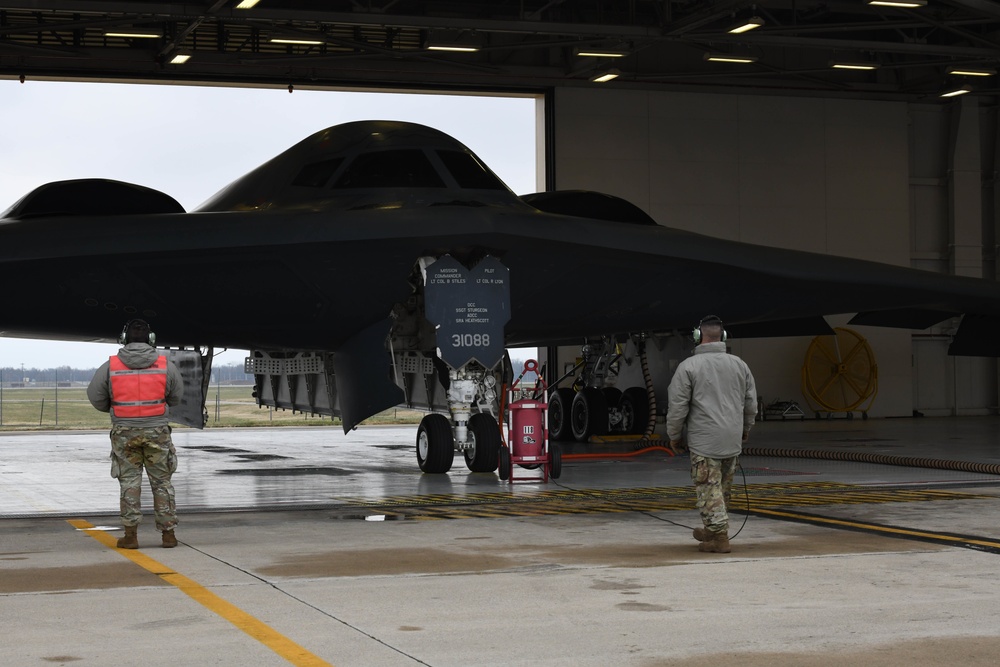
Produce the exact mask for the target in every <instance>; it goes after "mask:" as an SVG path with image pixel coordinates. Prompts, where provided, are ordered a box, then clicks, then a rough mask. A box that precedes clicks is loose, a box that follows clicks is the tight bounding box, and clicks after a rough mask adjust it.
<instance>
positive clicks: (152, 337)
mask: <svg viewBox="0 0 1000 667" xmlns="http://www.w3.org/2000/svg"><path fill="white" fill-rule="evenodd" d="M136 325H142V327H144V328H145V329H146V332H147V333H146V340H144V341H136V340H133V341H130V340H129V339H128V330H129V329H131V328H132V327H133V326H136ZM130 342H131V343H149V344H150V345H156V334H155V333H153V330H152V329H150V327H149V323H148V322H146V320H129V321H128V322H126V323H125V326H124V327H122V332H121V333H120V334H118V344H119V345H127V344H128V343H130Z"/></svg>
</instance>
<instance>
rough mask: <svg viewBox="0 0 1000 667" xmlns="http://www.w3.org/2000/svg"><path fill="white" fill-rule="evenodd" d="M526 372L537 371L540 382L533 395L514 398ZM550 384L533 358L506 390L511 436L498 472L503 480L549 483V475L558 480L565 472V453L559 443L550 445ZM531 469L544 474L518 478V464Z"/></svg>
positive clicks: (501, 456) (525, 363) (506, 443)
mask: <svg viewBox="0 0 1000 667" xmlns="http://www.w3.org/2000/svg"><path fill="white" fill-rule="evenodd" d="M526 373H534V374H535V375H536V376H537V377H538V384H537V385H536V386H535V391H534V392H532V397H531V398H521V399H518V400H516V401H515V400H514V396H515V395H516V394H515V392H516V391H517V388H518V385H519V384H520V382H521V379H522V378H523V377H524V375H525V374H526ZM548 393H549V392H548V386H547V385H546V384H545V380H544V378H542V376H541V373H539V371H538V362H537V361H535V360H534V359H529V360H527V361H526V362H524V370H523V371H521V374H520V375H519V376H518V378H517V379H516V380H514V383H513V384H512V385H511V386H510V387H509V388H508V390H507V391H506V392H505V397H506V400H507V410H506V414H507V420H506V421H507V437H506V438H505V442H504V445H503V446H501V447H500V465H499V466H498V468H497V473H498V474H499V475H500V479H504V480H508V481H509V483H511V484H513V483H514V482H515V481H518V482H527V481H531V482H537V481H541V482H548V481H549V477H551V478H552V479H558V478H559V475H560V474H561V473H562V454H561V452H560V451H559V446H558V445H550V444H549V438H548V435H549V431H548V414H549V411H548V407H549V404H548ZM515 466H518V467H520V468H525V469H529V470H537V469H539V468H540V469H541V471H542V474H541V476H538V475H533V476H529V477H523V476H522V477H515V475H514V467H515Z"/></svg>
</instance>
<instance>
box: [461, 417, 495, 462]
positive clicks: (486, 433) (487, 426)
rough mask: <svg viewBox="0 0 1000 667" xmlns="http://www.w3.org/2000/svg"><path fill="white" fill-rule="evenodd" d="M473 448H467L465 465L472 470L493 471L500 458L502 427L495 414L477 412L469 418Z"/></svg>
mask: <svg viewBox="0 0 1000 667" xmlns="http://www.w3.org/2000/svg"><path fill="white" fill-rule="evenodd" d="M469 433H470V434H471V435H472V437H473V439H474V445H473V447H472V449H467V450H465V465H467V466H468V467H469V470H471V471H472V472H493V471H494V470H496V469H497V464H498V463H499V460H500V448H501V445H500V427H499V425H498V424H497V420H496V419H494V418H493V415H491V414H487V413H485V412H477V413H476V414H474V415H472V417H470V418H469Z"/></svg>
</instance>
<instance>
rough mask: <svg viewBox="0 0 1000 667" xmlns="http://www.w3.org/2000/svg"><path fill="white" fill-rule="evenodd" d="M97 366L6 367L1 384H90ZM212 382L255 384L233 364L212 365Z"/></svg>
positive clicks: (241, 365)
mask: <svg viewBox="0 0 1000 667" xmlns="http://www.w3.org/2000/svg"><path fill="white" fill-rule="evenodd" d="M97 368H98V367H97V366H93V367H91V368H73V367H71V366H59V367H57V368H36V367H31V368H29V367H27V366H25V367H23V368H22V367H21V366H16V367H15V366H4V367H2V368H0V382H3V383H4V384H5V385H10V384H11V383H20V382H29V383H38V382H45V383H54V382H59V383H62V382H90V379H91V378H92V377H94V373H95V372H96V371H97ZM212 382H213V383H215V382H223V383H233V382H253V375H247V374H246V373H244V372H243V364H242V363H231V364H223V365H219V366H216V365H214V364H213V365H212Z"/></svg>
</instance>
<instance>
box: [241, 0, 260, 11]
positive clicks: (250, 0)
mask: <svg viewBox="0 0 1000 667" xmlns="http://www.w3.org/2000/svg"><path fill="white" fill-rule="evenodd" d="M258 2H260V0H240V1H239V2H238V3H237V4H236V9H253V8H254V6H255V5H256V4H257V3H258Z"/></svg>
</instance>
